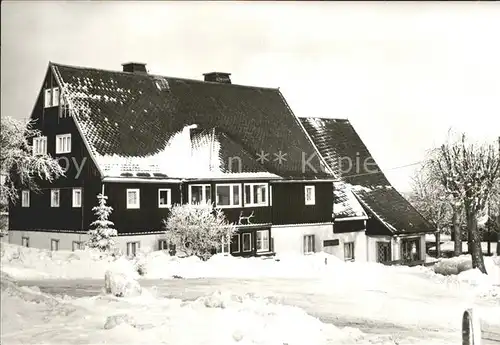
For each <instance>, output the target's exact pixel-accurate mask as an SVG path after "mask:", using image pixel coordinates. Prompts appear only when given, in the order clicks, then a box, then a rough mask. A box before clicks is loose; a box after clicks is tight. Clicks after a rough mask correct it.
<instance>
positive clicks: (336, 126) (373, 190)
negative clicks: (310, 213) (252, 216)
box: [300, 118, 434, 234]
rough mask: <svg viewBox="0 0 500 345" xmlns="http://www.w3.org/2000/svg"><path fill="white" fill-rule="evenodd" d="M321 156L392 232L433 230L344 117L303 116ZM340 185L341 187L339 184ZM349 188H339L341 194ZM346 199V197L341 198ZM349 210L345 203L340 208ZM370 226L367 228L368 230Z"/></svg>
mask: <svg viewBox="0 0 500 345" xmlns="http://www.w3.org/2000/svg"><path fill="white" fill-rule="evenodd" d="M300 121H301V122H302V125H303V126H304V128H305V129H306V131H307V132H308V133H309V135H310V137H311V138H312V140H313V142H314V143H315V145H316V147H317V148H318V150H319V151H320V153H321V155H322V156H323V157H324V158H325V160H326V161H327V163H328V164H329V165H330V168H331V169H332V170H333V171H334V173H335V174H337V175H338V176H341V178H342V180H343V181H345V182H346V186H348V188H347V189H348V190H350V191H351V192H352V193H353V195H355V196H356V198H357V200H359V202H360V203H361V204H362V206H363V207H364V208H365V210H366V211H367V212H368V213H370V214H371V215H372V216H374V218H376V219H377V220H379V222H380V223H381V224H382V225H383V227H385V228H386V229H387V232H389V233H393V234H406V233H422V232H433V231H434V229H433V227H432V226H431V225H430V224H429V222H427V220H426V219H424V217H422V215H421V214H420V213H419V212H418V211H417V210H416V209H415V208H414V207H413V206H412V205H411V204H410V203H409V202H408V201H407V200H406V199H405V198H404V197H403V196H402V195H401V194H400V193H399V192H398V191H397V190H396V189H395V188H394V187H393V186H392V185H391V183H390V182H389V180H388V179H387V178H386V176H385V175H384V173H383V172H382V170H381V169H380V167H379V166H378V165H377V163H376V162H375V160H374V159H373V157H372V155H371V154H370V152H369V151H368V149H367V148H366V146H365V144H364V143H363V141H362V140H361V138H360V137H359V136H358V134H357V133H356V131H355V130H354V128H353V126H352V125H351V123H350V122H349V121H348V120H345V119H324V118H301V119H300ZM340 186H342V185H341V184H340ZM345 188H346V187H342V188H340V190H339V191H337V192H336V193H337V194H339V195H340V194H342V193H343V190H345ZM344 199H346V197H344V198H343V199H342V200H344ZM339 209H340V211H346V212H347V213H349V214H350V210H349V209H347V208H346V207H344V208H342V205H340V207H339V206H337V211H335V205H334V212H335V213H336V212H338V210H339ZM369 232H370V229H367V233H369Z"/></svg>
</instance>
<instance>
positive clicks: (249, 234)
mask: <svg viewBox="0 0 500 345" xmlns="http://www.w3.org/2000/svg"><path fill="white" fill-rule="evenodd" d="M245 236H250V249H248V250H245V247H244V244H245ZM241 237H242V238H243V240H242V241H241V251H242V252H243V253H249V252H251V251H252V234H251V233H250V232H244V233H243V234H242V236H241Z"/></svg>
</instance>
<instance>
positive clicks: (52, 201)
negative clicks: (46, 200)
mask: <svg viewBox="0 0 500 345" xmlns="http://www.w3.org/2000/svg"><path fill="white" fill-rule="evenodd" d="M56 193H57V202H56V201H55V200H54V195H55V194H56ZM59 206H61V190H60V189H51V190H50V207H59Z"/></svg>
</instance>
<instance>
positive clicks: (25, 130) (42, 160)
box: [0, 117, 64, 203]
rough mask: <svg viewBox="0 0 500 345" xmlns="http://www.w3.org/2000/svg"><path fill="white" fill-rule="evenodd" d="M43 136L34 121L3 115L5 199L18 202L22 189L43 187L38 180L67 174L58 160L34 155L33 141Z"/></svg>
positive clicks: (1, 158) (1, 139)
mask: <svg viewBox="0 0 500 345" xmlns="http://www.w3.org/2000/svg"><path fill="white" fill-rule="evenodd" d="M39 135H40V132H39V131H38V130H37V129H34V128H33V122H28V123H26V124H25V123H24V122H22V121H19V120H15V119H13V118H11V117H2V121H1V133H0V149H1V155H0V167H1V172H2V173H3V174H5V183H4V184H1V186H0V192H1V193H0V194H1V196H2V198H3V200H2V202H5V203H8V202H9V201H10V202H12V203H15V202H16V201H17V200H18V198H19V188H20V187H25V188H29V189H30V190H32V191H37V190H38V189H39V187H38V182H39V181H40V180H46V181H49V182H52V181H53V180H55V179H57V178H59V177H61V176H64V171H63V169H62V168H61V166H60V165H59V163H58V161H57V160H55V159H54V158H52V157H51V156H48V155H46V154H44V155H33V148H32V146H31V145H30V140H31V139H32V138H34V137H37V136H39Z"/></svg>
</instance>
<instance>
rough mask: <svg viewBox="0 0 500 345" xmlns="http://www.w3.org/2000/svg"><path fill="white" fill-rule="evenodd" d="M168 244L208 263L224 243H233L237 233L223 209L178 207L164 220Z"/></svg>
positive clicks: (204, 205)
mask: <svg viewBox="0 0 500 345" xmlns="http://www.w3.org/2000/svg"><path fill="white" fill-rule="evenodd" d="M163 223H164V226H165V228H166V239H167V242H170V243H172V244H175V246H176V250H177V251H180V252H184V253H185V255H187V256H193V255H195V256H197V257H199V258H200V259H202V260H207V259H208V258H210V256H212V253H213V251H214V249H216V248H218V247H220V246H221V245H222V243H230V241H231V238H232V235H233V233H234V231H235V227H234V225H232V224H230V223H229V222H228V221H227V219H226V217H225V215H224V213H223V212H222V211H221V210H220V209H213V207H212V205H211V204H208V203H204V204H197V205H190V204H185V205H174V206H173V207H172V210H171V213H170V216H169V217H168V218H167V220H164V221H163Z"/></svg>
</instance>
